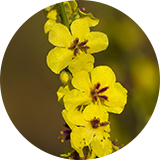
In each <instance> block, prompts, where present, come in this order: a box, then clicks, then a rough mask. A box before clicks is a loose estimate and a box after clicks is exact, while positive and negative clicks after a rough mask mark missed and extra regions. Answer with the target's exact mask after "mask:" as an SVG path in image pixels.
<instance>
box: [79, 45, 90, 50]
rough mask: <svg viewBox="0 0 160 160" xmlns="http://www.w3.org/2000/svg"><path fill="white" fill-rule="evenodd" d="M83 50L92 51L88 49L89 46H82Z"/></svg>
mask: <svg viewBox="0 0 160 160" xmlns="http://www.w3.org/2000/svg"><path fill="white" fill-rule="evenodd" d="M81 49H83V50H87V49H90V47H88V46H82V47H81Z"/></svg>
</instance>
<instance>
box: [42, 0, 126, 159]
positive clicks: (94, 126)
mask: <svg viewBox="0 0 160 160" xmlns="http://www.w3.org/2000/svg"><path fill="white" fill-rule="evenodd" d="M45 10H46V11H47V18H49V19H48V21H47V22H46V24H45V26H44V30H45V33H46V34H47V35H48V40H49V42H50V43H51V44H53V45H54V46H55V47H54V48H53V49H52V50H51V51H50V52H49V53H48V55H47V65H48V67H49V68H50V69H51V70H52V71H53V72H54V73H55V74H60V79H61V82H62V83H63V85H62V86H61V87H60V88H59V90H58V91H57V96H58V101H59V102H61V103H62V104H63V105H64V107H65V109H64V110H63V111H62V116H63V118H64V120H65V122H66V125H65V126H66V127H67V129H66V130H63V131H61V134H62V136H61V138H62V139H61V141H62V142H64V141H65V140H67V139H70V142H71V147H72V148H71V149H70V150H67V151H66V153H65V154H62V155H61V156H62V157H70V158H73V159H93V158H95V157H103V156H106V155H108V154H110V153H112V152H113V151H114V148H116V149H117V148H118V147H117V146H115V142H113V143H112V142H111V138H110V137H111V136H110V122H109V113H110V112H111V113H116V114H120V113H121V112H122V111H123V110H124V106H125V104H126V103H127V90H126V89H125V88H124V87H123V86H122V85H121V84H120V83H118V82H116V76H115V74H114V72H113V70H112V69H111V68H110V67H108V66H97V67H94V61H95V60H94V57H93V56H92V54H93V53H98V52H100V51H103V50H105V49H107V47H108V44H109V43H108V37H107V35H106V34H104V33H102V32H99V31H94V32H93V31H91V30H90V28H91V27H94V26H96V25H97V24H98V22H99V20H98V19H97V18H95V17H94V16H93V15H92V14H91V13H88V14H86V13H84V8H82V9H79V8H78V6H77V3H76V2H75V1H69V2H62V3H60V4H57V5H53V6H50V7H47V8H46V9H45ZM116 142H117V141H116Z"/></svg>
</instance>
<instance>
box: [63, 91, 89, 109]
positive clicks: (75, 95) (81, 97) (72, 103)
mask: <svg viewBox="0 0 160 160" xmlns="http://www.w3.org/2000/svg"><path fill="white" fill-rule="evenodd" d="M91 100H92V99H91V98H90V97H89V96H88V95H87V94H86V93H83V92H81V91H78V90H76V89H73V90H71V91H69V92H68V93H67V94H66V95H65V96H64V99H63V101H64V106H65V108H66V109H67V110H69V111H71V110H74V109H75V108H76V107H78V106H80V105H86V104H88V103H90V102H91Z"/></svg>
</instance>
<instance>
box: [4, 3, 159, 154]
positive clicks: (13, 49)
mask: <svg viewBox="0 0 160 160" xmlns="http://www.w3.org/2000/svg"><path fill="white" fill-rule="evenodd" d="M77 3H78V5H79V7H80V8H82V7H85V9H86V10H85V12H86V13H88V12H91V13H93V15H94V16H95V17H96V18H98V19H99V20H100V23H99V25H98V26H96V27H94V28H92V29H91V30H95V31H101V32H104V33H106V34H107V35H108V38H109V47H108V49H107V50H105V51H103V52H101V53H98V54H94V56H95V59H96V62H95V66H98V65H108V66H110V67H111V68H112V69H113V71H114V72H115V74H116V77H117V81H118V82H120V83H121V84H122V85H123V86H124V87H125V88H127V90H128V103H127V105H126V106H125V110H124V111H123V112H122V114H120V115H116V114H110V122H111V136H112V137H111V139H112V140H114V139H115V138H118V140H119V142H118V144H121V143H123V144H124V145H127V144H128V143H129V142H131V141H132V140H133V139H134V138H135V137H136V136H137V135H138V134H139V133H140V132H141V131H142V129H143V128H144V127H145V125H146V124H147V122H148V120H149V119H150V117H151V115H152V113H153V111H154V108H155V105H156V102H157V98H158V92H159V68H158V62H157V59H156V55H155V52H154V49H153V48H152V45H151V43H150V41H149V40H148V38H147V37H146V35H145V33H144V32H143V31H142V30H141V29H140V28H139V26H138V25H137V24H136V23H135V22H133V21H132V20H131V19H130V18H129V17H128V16H126V15H125V14H123V13H122V12H120V11H118V10H116V9H114V8H112V7H110V6H107V5H104V4H101V3H97V2H91V1H78V2H77ZM51 5H52V4H51ZM45 7H47V6H44V8H45ZM46 20H47V18H46V17H45V16H44V13H43V11H40V12H38V13H36V14H35V15H34V16H32V17H31V18H30V19H29V20H27V21H26V22H25V23H24V24H23V25H22V26H21V27H20V28H19V30H18V31H17V32H16V34H15V35H14V37H13V38H12V40H11V41H10V43H9V45H8V48H7V50H6V53H5V55H4V58H3V62H2V68H1V92H2V98H3V102H4V105H5V107H6V110H7V113H8V115H9V117H10V119H11V120H12V122H13V124H14V125H15V127H16V128H17V129H18V130H19V132H20V133H21V134H22V135H23V136H24V137H25V138H26V139H27V140H28V141H30V142H31V143H32V144H33V145H35V146H37V147H38V148H40V149H42V150H43V151H45V152H47V153H50V154H53V155H56V156H59V155H60V154H61V153H64V149H65V148H69V147H70V144H69V142H68V141H66V142H65V143H61V142H60V139H58V137H59V136H60V131H61V130H63V129H64V127H63V124H64V121H63V118H62V116H61V111H62V110H63V108H64V107H63V106H62V105H61V104H60V103H59V102H58V101H57V96H56V91H57V90H58V88H59V87H60V86H61V85H62V84H61V82H60V80H59V76H58V75H56V74H54V73H53V72H52V71H51V70H50V69H49V68H48V67H47V65H46V56H47V54H48V52H49V51H50V50H51V49H52V48H53V46H52V45H51V44H50V43H49V42H48V40H47V37H46V35H45V34H44V31H43V26H44V24H45V22H46Z"/></svg>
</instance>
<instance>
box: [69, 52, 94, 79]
mask: <svg viewBox="0 0 160 160" xmlns="http://www.w3.org/2000/svg"><path fill="white" fill-rule="evenodd" d="M93 63H94V57H93V56H92V55H90V54H80V55H77V56H76V57H75V58H74V59H73V60H72V62H71V63H70V64H69V67H68V69H69V70H70V71H71V73H72V75H73V76H75V75H76V74H77V73H79V71H80V70H82V69H83V70H85V71H87V72H90V71H91V70H92V69H93ZM86 64H87V65H86Z"/></svg>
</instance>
